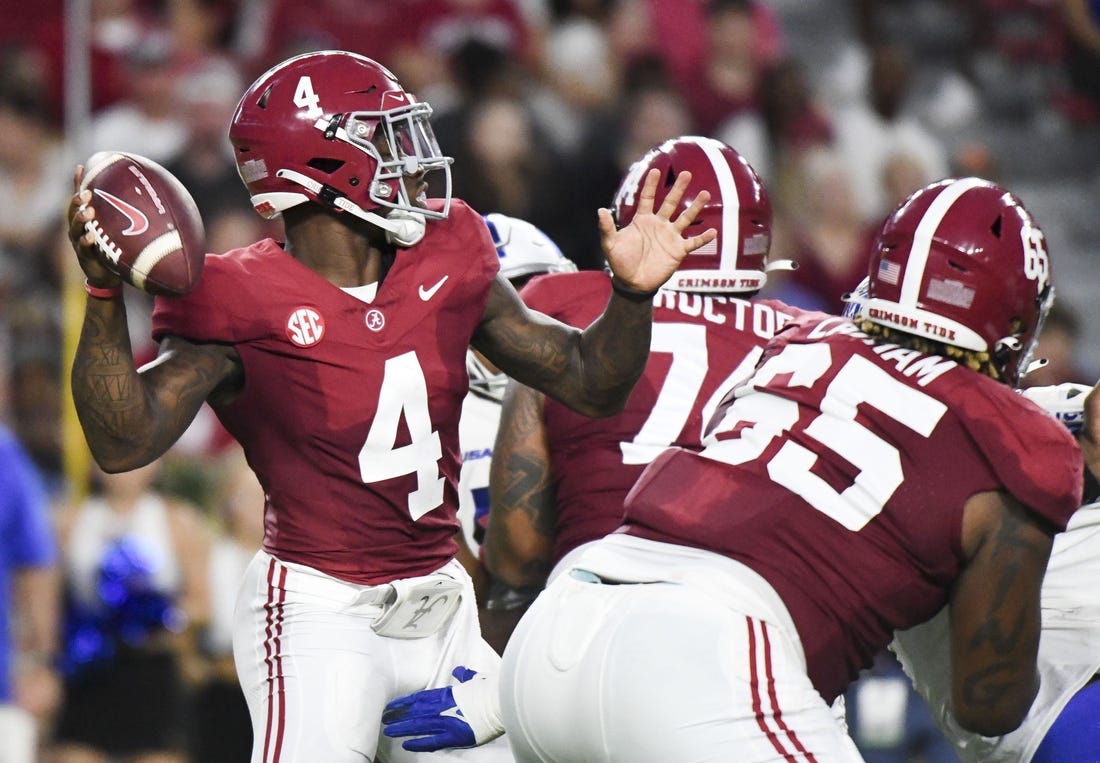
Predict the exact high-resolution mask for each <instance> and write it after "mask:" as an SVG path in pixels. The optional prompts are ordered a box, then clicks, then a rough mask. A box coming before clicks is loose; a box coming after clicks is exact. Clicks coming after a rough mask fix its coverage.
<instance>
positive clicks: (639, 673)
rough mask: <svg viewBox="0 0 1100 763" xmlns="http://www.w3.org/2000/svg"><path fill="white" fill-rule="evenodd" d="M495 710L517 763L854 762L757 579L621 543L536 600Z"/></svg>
mask: <svg viewBox="0 0 1100 763" xmlns="http://www.w3.org/2000/svg"><path fill="white" fill-rule="evenodd" d="M593 573H594V574H593ZM601 578H602V579H605V580H615V581H622V580H627V581H638V582H630V583H619V584H608V583H606V582H598V581H599V580H600V579H601ZM643 581H644V582H643ZM501 705H502V712H503V716H504V724H505V728H506V729H507V730H508V733H507V735H506V738H508V739H509V740H510V742H511V745H512V750H513V752H514V753H515V754H516V758H517V760H520V761H545V762H551V761H552V762H553V763H569V762H571V761H576V762H577V763H582V762H583V763H599V762H600V761H619V762H621V763H648V762H650V761H652V762H653V763H668V762H669V761H676V763H688V761H722V762H723V763H729V762H730V761H737V763H764V762H765V761H783V762H785V763H811V762H816V763H826V762H829V763H837V762H839V761H844V762H845V763H850V762H851V761H861V760H862V759H861V757H860V755H859V753H858V752H857V751H856V748H855V745H854V743H853V742H852V740H851V739H850V738H849V737H848V736H847V735H846V734H845V733H844V732H843V730H842V729H841V727H840V726H839V725H838V723H837V720H836V718H835V717H834V714H833V712H832V710H831V709H830V707H829V706H828V705H827V704H826V703H825V701H824V700H823V699H822V698H821V695H820V694H818V692H817V691H816V690H815V689H814V688H813V686H812V685H811V683H810V680H809V678H808V677H807V676H806V665H805V659H804V657H803V652H802V645H801V642H800V641H799V638H798V634H797V632H796V631H795V628H794V625H793V623H792V622H791V620H790V616H789V615H788V613H787V611H786V608H785V607H784V606H783V604H782V602H781V601H780V600H779V598H778V596H777V595H776V593H775V591H774V590H773V589H772V588H771V586H769V585H768V584H767V583H766V582H765V581H764V580H763V578H761V577H759V576H758V575H757V574H756V573H755V572H752V571H751V570H749V569H748V568H747V567H744V566H743V565H740V564H738V563H736V562H733V561H731V560H729V559H726V558H725V557H721V556H718V555H716V554H711V553H708V552H705V551H699V550H697V549H688V548H683V547H680V546H673V545H669V544H664V543H655V542H652V541H646V540H642V539H638V538H632V537H629V536H624V535H613V536H609V537H607V538H604V539H603V540H600V541H597V542H596V543H594V544H592V546H591V547H590V548H588V549H586V550H585V552H584V553H583V554H582V555H581V556H580V558H578V559H577V561H576V562H575V563H574V565H573V569H572V570H570V571H565V573H564V574H561V575H559V576H558V578H557V579H556V580H555V581H554V582H553V583H551V584H550V586H549V587H548V588H547V589H546V590H545V591H544V592H543V593H542V594H541V595H540V596H539V598H538V599H536V601H535V603H534V604H533V605H532V607H531V609H530V610H529V611H528V612H527V614H526V615H525V616H524V617H523V620H522V621H521V622H520V624H519V627H518V628H517V629H516V631H515V633H514V634H513V636H512V639H511V641H509V643H508V647H507V649H506V650H505V653H504V661H503V666H502V674H501Z"/></svg>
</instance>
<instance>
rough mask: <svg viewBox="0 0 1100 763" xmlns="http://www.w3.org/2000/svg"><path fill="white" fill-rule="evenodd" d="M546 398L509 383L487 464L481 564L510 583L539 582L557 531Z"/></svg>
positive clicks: (521, 585) (528, 584)
mask: <svg viewBox="0 0 1100 763" xmlns="http://www.w3.org/2000/svg"><path fill="white" fill-rule="evenodd" d="M544 405H545V398H544V397H543V396H542V395H541V394H540V393H538V392H536V391H534V390H532V389H531V388H529V387H524V386H523V385H520V384H515V383H512V384H509V385H508V390H507V392H506V393H505V396H504V403H503V405H502V407H501V417H500V428H499V429H498V430H497V438H496V442H495V443H494V445H493V459H492V462H491V464H490V467H489V505H490V506H491V507H492V508H491V510H490V511H489V525H488V527H487V528H486V533H485V545H484V553H485V565H486V567H488V569H489V571H490V572H491V573H492V574H493V575H494V576H495V577H497V578H500V579H501V580H503V581H504V582H505V583H507V584H508V585H510V586H512V587H513V588H526V587H531V586H542V585H543V584H545V582H546V578H547V575H548V574H549V572H550V566H551V554H552V551H553V546H554V538H555V535H556V533H557V501H556V497H555V491H554V483H553V477H552V475H551V473H550V452H549V446H548V443H547V440H546V428H545V424H544V419H543V407H544Z"/></svg>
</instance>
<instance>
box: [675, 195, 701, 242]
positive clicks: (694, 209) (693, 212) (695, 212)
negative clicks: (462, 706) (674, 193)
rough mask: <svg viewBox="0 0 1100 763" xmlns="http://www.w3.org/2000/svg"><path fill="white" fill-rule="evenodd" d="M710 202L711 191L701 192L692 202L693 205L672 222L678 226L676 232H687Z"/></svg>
mask: <svg viewBox="0 0 1100 763" xmlns="http://www.w3.org/2000/svg"><path fill="white" fill-rule="evenodd" d="M670 195H671V194H670ZM708 201H710V191H706V190H703V191H700V192H699V195H698V196H696V197H695V198H694V199H692V200H691V204H690V205H689V206H688V207H687V208H685V209H684V211H683V212H681V213H680V216H679V217H677V218H676V219H675V220H673V221H672V222H673V224H674V225H675V226H676V230H677V231H678V232H679V233H683V232H684V231H686V230H687V229H688V226H689V225H691V224H692V223H693V222H695V218H697V217H698V216H699V213H700V212H702V211H703V207H705V206H706V205H707V202H708Z"/></svg>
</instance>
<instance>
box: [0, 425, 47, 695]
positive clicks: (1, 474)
mask: <svg viewBox="0 0 1100 763" xmlns="http://www.w3.org/2000/svg"><path fill="white" fill-rule="evenodd" d="M56 553H57V552H56V545H55V543H54V536H53V529H52V528H51V526H50V519H49V514H48V509H47V504H46V491H45V487H44V486H43V484H42V479H41V477H40V476H39V474H38V471H37V470H36V469H35V467H34V464H33V463H31V459H30V457H29V456H28V455H27V452H26V451H25V450H24V449H23V446H22V445H20V444H19V441H18V440H17V439H16V438H15V435H13V434H12V433H11V432H10V431H9V430H7V429H5V428H2V427H0V704H3V703H6V702H10V701H11V691H12V687H11V683H12V675H11V671H12V657H13V649H14V644H13V643H12V627H11V594H12V590H11V587H12V577H13V574H14V573H16V572H18V571H19V569H21V568H24V567H45V566H47V565H50V564H53V563H54V560H55V557H56Z"/></svg>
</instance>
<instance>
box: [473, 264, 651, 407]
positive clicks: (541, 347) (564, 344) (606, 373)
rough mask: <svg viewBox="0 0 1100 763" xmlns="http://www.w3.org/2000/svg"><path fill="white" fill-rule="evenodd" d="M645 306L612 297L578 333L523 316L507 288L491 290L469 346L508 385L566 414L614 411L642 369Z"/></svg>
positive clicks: (647, 332) (520, 305)
mask: <svg viewBox="0 0 1100 763" xmlns="http://www.w3.org/2000/svg"><path fill="white" fill-rule="evenodd" d="M652 323H653V304H652V302H632V301H630V300H627V299H624V298H623V297H621V296H617V295H614V294H612V296H611V297H610V299H609V301H608V304H607V307H606V309H605V310H604V312H603V314H602V315H600V317H599V318H597V319H596V320H595V321H593V322H592V324H591V325H590V326H589V327H588V328H586V329H584V330H583V331H581V330H579V329H576V328H573V327H571V326H567V325H565V324H563V323H560V322H558V321H555V320H553V319H552V318H548V317H547V316H545V315H542V314H541V313H536V312H533V311H529V310H527V309H526V308H525V307H524V305H523V303H522V302H521V301H520V300H519V297H518V296H517V295H516V294H515V291H514V290H512V289H511V287H510V286H508V285H507V284H505V285H503V286H502V285H499V284H494V286H493V288H492V290H491V292H490V296H489V302H488V305H487V307H486V319H485V320H484V321H483V323H482V325H481V327H480V328H479V329H478V333H477V335H476V336H475V338H474V344H475V346H476V347H477V348H478V349H479V350H481V351H482V352H484V353H485V355H486V356H487V357H488V358H489V359H490V360H492V361H493V362H494V363H495V364H496V365H497V366H499V367H500V368H501V369H502V370H504V372H505V373H507V374H508V375H509V376H511V377H512V378H513V379H516V380H517V381H519V382H521V383H523V384H526V385H528V386H530V387H533V388H535V389H538V390H540V391H541V392H544V393H546V394H547V395H549V396H550V397H553V398H554V399H555V400H558V401H560V402H561V403H563V404H564V405H567V406H569V407H570V408H572V409H573V410H575V411H577V412H579V413H583V414H585V415H589V416H606V415H610V414H613V413H616V412H617V411H619V410H621V408H622V406H623V405H624V404H625V403H626V399H627V397H628V396H629V394H630V391H631V390H632V389H633V387H634V384H635V382H637V380H638V378H639V377H640V376H641V374H642V371H643V370H644V368H645V361H646V358H647V357H648V354H649V340H650V333H651V331H652Z"/></svg>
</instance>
